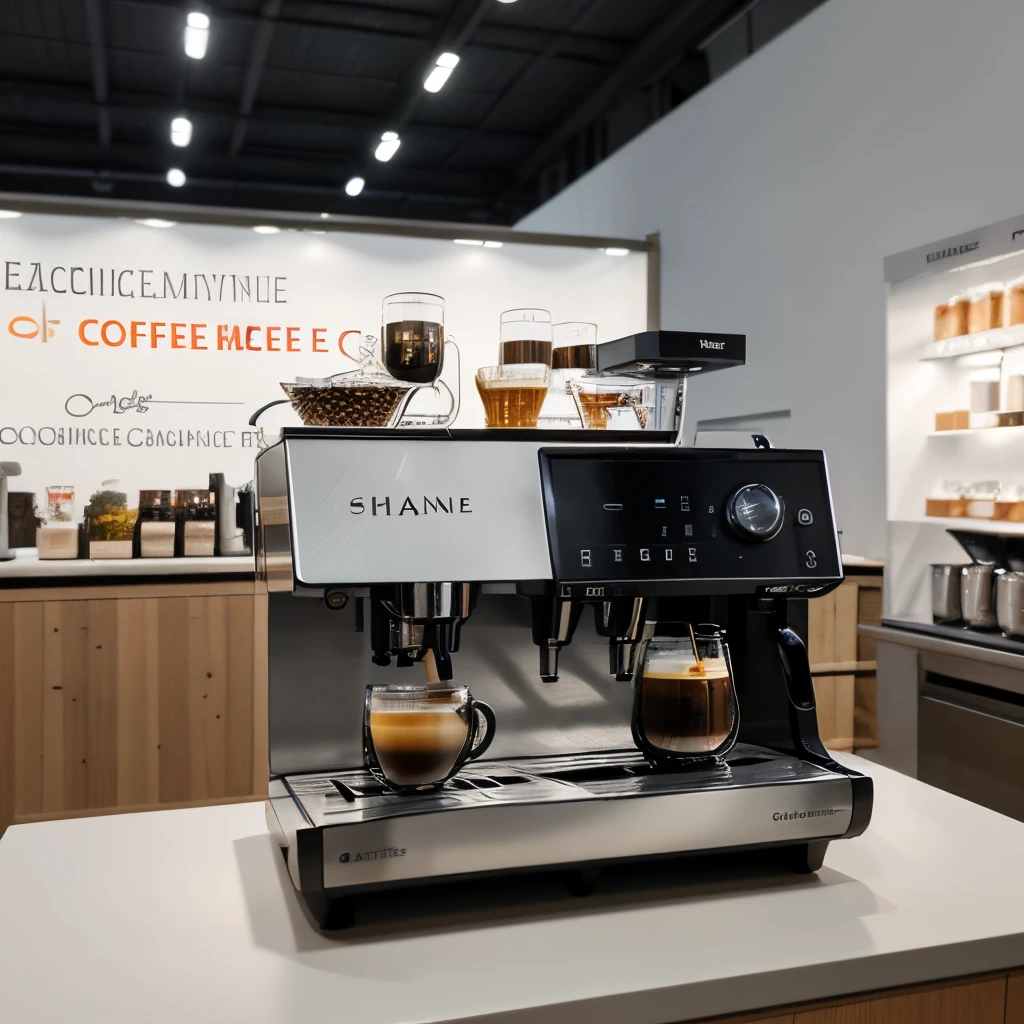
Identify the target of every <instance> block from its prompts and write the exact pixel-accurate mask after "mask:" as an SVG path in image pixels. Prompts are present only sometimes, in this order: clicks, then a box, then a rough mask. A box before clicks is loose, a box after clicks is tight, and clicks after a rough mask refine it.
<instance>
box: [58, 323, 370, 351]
mask: <svg viewBox="0 0 1024 1024" xmlns="http://www.w3.org/2000/svg"><path fill="white" fill-rule="evenodd" d="M358 333H359V331H342V332H341V333H340V334H339V335H338V339H337V342H336V343H333V344H332V342H330V341H328V339H327V328H326V327H311V328H305V329H304V328H301V327H295V326H289V327H264V326H260V325H258V324H176V323H167V322H162V321H159V320H128V321H124V322H122V321H120V320H103V321H101V320H82V321H81V322H80V323H79V325H78V337H79V340H80V341H81V342H82V344H83V345H88V346H89V347H90V348H101V347H106V348H144V349H181V350H183V351H189V352H209V351H214V352H330V351H333V350H334V349H335V347H336V348H337V350H340V351H342V352H344V348H343V347H342V346H343V343H344V341H345V338H346V337H347V336H348V335H350V334H358Z"/></svg>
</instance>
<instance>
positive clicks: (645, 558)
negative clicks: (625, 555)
mask: <svg viewBox="0 0 1024 1024" xmlns="http://www.w3.org/2000/svg"><path fill="white" fill-rule="evenodd" d="M650 560H651V549H650V548H641V549H640V561H641V562H649V561H650Z"/></svg>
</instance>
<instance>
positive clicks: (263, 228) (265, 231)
mask: <svg viewBox="0 0 1024 1024" xmlns="http://www.w3.org/2000/svg"><path fill="white" fill-rule="evenodd" d="M253 231H255V232H256V234H257V235H276V234H279V233H280V231H281V229H280V228H279V227H278V226H277V225H276V224H256V225H255V226H254V227H253Z"/></svg>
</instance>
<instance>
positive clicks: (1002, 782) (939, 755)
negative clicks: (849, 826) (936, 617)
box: [917, 672, 1024, 821]
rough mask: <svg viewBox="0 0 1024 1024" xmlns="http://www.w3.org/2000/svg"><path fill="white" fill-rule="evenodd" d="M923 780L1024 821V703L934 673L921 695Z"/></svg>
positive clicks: (1012, 696)
mask: <svg viewBox="0 0 1024 1024" xmlns="http://www.w3.org/2000/svg"><path fill="white" fill-rule="evenodd" d="M917 777H918V778H919V779H920V780H921V781H922V782H927V783H929V784H930V785H932V786H938V787H939V788H940V789H944V790H946V792H948V793H954V794H956V795H957V796H962V797H964V798H965V799H967V800H972V801H974V802H975V803H978V804H982V805H983V806H985V807H989V808H991V809H992V810H993V811H998V812H1000V813H1001V814H1007V815H1009V816H1010V817H1013V818H1016V819H1017V820H1018V821H1024V699H1022V698H1020V697H1018V696H1017V695H1016V694H1011V693H1003V692H1001V691H998V690H993V689H991V688H989V687H978V686H973V685H971V684H965V683H961V682H960V681H959V680H955V679H951V678H949V677H946V676H940V675H938V674H936V673H931V672H929V673H928V674H927V676H926V677H925V681H924V682H922V684H921V689H920V692H919V695H918V754H917Z"/></svg>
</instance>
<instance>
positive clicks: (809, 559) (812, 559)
mask: <svg viewBox="0 0 1024 1024" xmlns="http://www.w3.org/2000/svg"><path fill="white" fill-rule="evenodd" d="M804 565H806V566H807V568H808V569H817V568H818V556H817V555H816V554H815V553H814V552H813V551H808V552H807V554H806V555H805V556H804Z"/></svg>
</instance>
